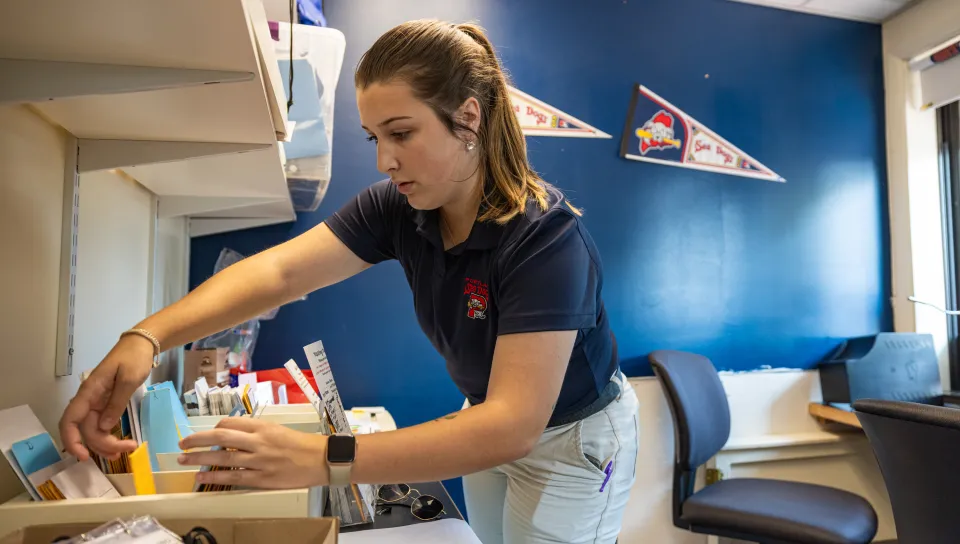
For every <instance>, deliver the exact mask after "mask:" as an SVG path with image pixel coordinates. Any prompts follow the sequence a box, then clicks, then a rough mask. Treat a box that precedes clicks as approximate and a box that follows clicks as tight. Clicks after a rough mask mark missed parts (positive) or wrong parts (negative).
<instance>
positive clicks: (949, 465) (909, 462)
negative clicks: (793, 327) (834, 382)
mask: <svg viewBox="0 0 960 544" xmlns="http://www.w3.org/2000/svg"><path fill="white" fill-rule="evenodd" d="M853 409H854V411H855V413H856V415H857V418H858V419H859V420H860V425H862V426H863V430H864V432H865V433H866V434H867V439H868V440H869V441H870V446H871V447H872V448H873V452H874V455H876V457H877V463H878V464H879V465H880V472H881V473H882V474H883V482H884V484H885V485H886V487H887V494H888V495H889V496H890V503H891V505H892V506H893V519H894V523H895V524H896V527H897V541H898V542H899V543H900V544H927V543H931V542H948V541H955V540H956V539H957V537H956V533H957V521H956V520H957V505H956V503H954V502H953V501H952V500H950V499H949V498H948V497H951V496H952V493H953V491H956V489H957V487H958V486H960V473H958V472H957V460H958V459H960V410H957V409H956V408H946V407H942V406H933V405H929V404H919V403H913V402H902V401H893V400H874V399H861V400H858V401H854V402H853Z"/></svg>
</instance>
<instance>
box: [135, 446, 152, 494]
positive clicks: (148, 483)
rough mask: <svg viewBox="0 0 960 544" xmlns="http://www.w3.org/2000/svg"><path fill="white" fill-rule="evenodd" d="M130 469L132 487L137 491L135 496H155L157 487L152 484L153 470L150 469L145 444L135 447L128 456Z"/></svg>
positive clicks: (148, 455)
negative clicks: (131, 472)
mask: <svg viewBox="0 0 960 544" xmlns="http://www.w3.org/2000/svg"><path fill="white" fill-rule="evenodd" d="M130 468H131V469H132V471H133V487H134V489H136V490H137V495H156V494H157V487H156V485H155V484H154V482H153V469H152V468H151V467H150V454H149V453H148V451H147V443H146V442H144V443H143V444H140V445H139V446H137V449H136V450H135V451H134V452H133V453H131V454H130Z"/></svg>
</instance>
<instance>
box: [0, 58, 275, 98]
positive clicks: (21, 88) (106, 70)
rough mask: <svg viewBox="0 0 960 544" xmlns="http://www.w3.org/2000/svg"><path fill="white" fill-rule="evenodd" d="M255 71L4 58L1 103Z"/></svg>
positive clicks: (0, 61) (249, 75)
mask: <svg viewBox="0 0 960 544" xmlns="http://www.w3.org/2000/svg"><path fill="white" fill-rule="evenodd" d="M255 76H256V74H254V73H253V72H232V71H221V70H194V69H187V68H158V67H152V66H125V65H120V64H91V63H84V62H60V61H47V60H24V59H4V58H0V81H3V85H0V104H4V103H22V102H46V101H48V100H57V99H61V98H72V97H78V96H88V95H105V94H120V93H133V92H141V91H157V90H162V89H173V88H177V87H188V86H194V85H209V84H212V83H233V82H239V81H250V80H252V79H253V78H254V77H255Z"/></svg>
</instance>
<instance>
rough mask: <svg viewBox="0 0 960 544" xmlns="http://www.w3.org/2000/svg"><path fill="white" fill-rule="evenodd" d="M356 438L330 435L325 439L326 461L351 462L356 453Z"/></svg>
mask: <svg viewBox="0 0 960 544" xmlns="http://www.w3.org/2000/svg"><path fill="white" fill-rule="evenodd" d="M356 440H357V439H356V438H354V437H352V436H341V435H332V436H330V438H328V439H327V461H328V462H330V463H352V462H353V456H354V454H355V453H356Z"/></svg>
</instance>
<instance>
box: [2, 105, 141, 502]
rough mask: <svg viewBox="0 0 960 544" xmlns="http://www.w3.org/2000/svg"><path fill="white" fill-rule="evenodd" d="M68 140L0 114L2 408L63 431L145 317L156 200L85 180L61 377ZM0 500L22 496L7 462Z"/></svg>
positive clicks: (24, 114) (115, 180)
mask: <svg viewBox="0 0 960 544" xmlns="http://www.w3.org/2000/svg"><path fill="white" fill-rule="evenodd" d="M66 141H67V134H66V133H64V132H63V131H62V130H60V129H59V128H56V127H53V126H51V125H50V124H48V123H47V122H46V121H44V120H43V119H41V118H40V117H39V116H37V115H35V114H34V113H33V112H32V110H29V109H27V108H25V107H20V106H17V107H0V262H2V263H3V265H2V266H0V307H2V308H3V310H4V311H3V315H2V317H0V345H2V346H3V350H2V352H0V409H3V408H10V407H13V406H18V405H20V404H29V405H30V407H31V408H32V409H33V411H34V412H35V413H36V414H37V417H38V418H39V419H40V421H41V422H42V423H43V424H44V426H45V427H46V428H47V430H48V431H50V432H51V433H52V435H53V436H54V438H55V439H56V440H59V434H58V432H57V424H58V421H59V419H60V415H61V414H62V412H63V409H64V407H65V406H66V404H67V402H68V401H69V400H70V398H71V397H72V396H73V395H74V394H75V393H76V390H77V387H78V384H79V376H80V373H81V372H83V371H84V370H89V369H90V368H92V367H93V366H95V365H96V364H97V363H98V362H99V361H100V359H101V358H102V357H103V355H105V354H106V352H107V351H108V350H109V348H110V347H111V346H112V344H113V342H114V341H115V339H116V336H117V335H118V334H119V333H120V332H121V331H122V330H124V329H125V328H128V327H130V326H131V325H132V324H134V323H136V322H137V321H138V320H139V319H142V318H143V316H144V315H145V314H146V311H147V302H148V297H147V292H148V285H149V283H148V275H149V266H150V249H149V247H150V234H149V233H150V230H151V228H152V227H151V225H152V223H153V219H152V215H151V213H152V212H151V210H152V209H153V204H152V200H153V197H152V195H151V194H150V193H148V192H147V191H146V190H144V189H143V188H142V187H140V186H139V185H136V184H134V183H132V182H130V181H127V180H124V179H121V178H119V177H117V176H115V175H112V174H108V173H98V174H90V175H84V176H82V177H81V182H80V183H81V187H80V226H79V232H78V244H79V250H78V263H77V290H76V322H75V323H76V325H75V350H76V351H75V358H74V367H73V375H72V376H68V377H64V378H56V377H55V370H54V367H55V356H56V345H57V342H56V339H57V308H58V297H59V289H60V247H61V244H60V242H61V232H60V229H61V198H62V194H63V179H64V155H65V153H66ZM0 465H2V467H0V500H5V499H7V498H9V497H11V496H14V495H16V494H19V493H21V492H22V491H23V489H22V486H21V485H20V483H19V481H18V480H16V478H15V476H14V475H13V471H12V470H11V469H10V468H9V467H8V466H7V465H6V463H0Z"/></svg>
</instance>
